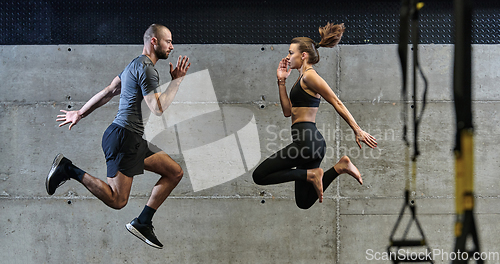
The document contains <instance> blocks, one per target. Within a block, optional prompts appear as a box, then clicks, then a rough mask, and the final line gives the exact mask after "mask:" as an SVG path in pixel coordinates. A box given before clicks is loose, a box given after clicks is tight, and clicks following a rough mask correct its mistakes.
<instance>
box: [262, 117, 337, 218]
mask: <svg viewBox="0 0 500 264" xmlns="http://www.w3.org/2000/svg"><path fill="white" fill-rule="evenodd" d="M292 139H293V142H292V143H291V144H290V145H288V146H286V147H285V148H283V149H281V150H280V151H278V152H276V153H274V154H273V155H271V156H270V157H269V158H267V159H266V160H264V161H263V162H262V163H261V164H260V165H259V166H258V167H257V168H256V169H255V171H254V172H253V175H252V177H253V180H254V182H255V183H256V184H259V185H269V184H278V183H284V182H289V181H295V202H296V204H297V206H298V207H299V208H301V209H308V208H310V207H311V206H312V205H313V204H314V203H315V202H316V200H317V199H318V194H317V193H316V190H315V189H314V186H313V185H312V184H311V183H309V182H307V170H308V169H314V168H319V165H320V164H321V161H322V160H323V157H324V156H325V152H326V143H325V139H324V138H323V136H322V135H321V133H320V132H319V131H318V129H317V128H316V124H315V123H312V122H298V123H295V124H293V125H292ZM338 175H339V174H338V173H337V172H336V171H335V169H334V168H333V167H332V168H331V169H329V170H327V171H326V172H325V173H324V175H323V191H324V190H326V188H327V187H328V185H330V183H332V182H333V180H335V178H337V176H338Z"/></svg>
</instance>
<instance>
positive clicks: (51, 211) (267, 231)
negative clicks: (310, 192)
mask: <svg viewBox="0 0 500 264" xmlns="http://www.w3.org/2000/svg"><path fill="white" fill-rule="evenodd" d="M69 202H71V204H69ZM145 202H146V200H145V199H141V198H134V199H131V201H130V203H129V205H128V206H127V207H126V208H124V209H123V210H120V211H115V210H113V209H110V208H107V207H106V206H104V205H103V204H101V202H100V201H97V200H95V199H84V200H80V199H69V198H68V199H15V200H10V199H0V208H1V209H2V212H3V213H2V215H3V217H2V218H1V219H0V223H1V225H2V226H3V228H2V231H1V232H0V243H1V244H2V245H3V246H2V247H3V250H2V251H0V258H2V259H4V260H9V261H8V262H6V263H10V264H17V263H166V262H167V263H221V262H223V263H256V264H257V263H332V262H334V259H335V252H336V247H335V245H336V236H335V229H334V226H335V225H334V224H333V223H334V222H335V210H331V208H335V202H333V201H325V204H324V206H322V207H314V208H312V209H310V210H308V211H305V210H301V209H298V208H296V206H295V204H294V202H293V201H291V200H281V199H270V200H266V202H265V203H262V202H261V200H260V199H210V198H208V199H207V198H205V199H203V198H200V199H189V198H188V199H169V200H168V201H167V202H166V203H165V204H164V205H163V206H162V207H161V208H160V209H159V210H158V212H157V213H156V215H155V219H154V225H155V233H156V235H157V236H158V238H159V240H160V241H162V242H163V244H164V245H165V246H164V249H162V250H157V249H154V248H152V247H149V246H146V245H145V244H144V243H143V242H141V241H140V240H138V239H137V238H135V237H134V236H132V235H131V234H129V233H128V231H127V230H126V229H125V224H126V223H127V222H129V221H130V220H132V219H131V218H132V217H133V216H134V215H136V214H137V213H138V212H140V210H142V207H143V206H144V203H145ZM311 248H314V249H315V250H310V249H311Z"/></svg>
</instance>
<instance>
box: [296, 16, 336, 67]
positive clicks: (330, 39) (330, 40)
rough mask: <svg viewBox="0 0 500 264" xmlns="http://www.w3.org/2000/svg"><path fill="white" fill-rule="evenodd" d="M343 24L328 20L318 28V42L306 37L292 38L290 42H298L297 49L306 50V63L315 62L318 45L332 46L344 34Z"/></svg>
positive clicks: (316, 61) (317, 58)
mask: <svg viewBox="0 0 500 264" xmlns="http://www.w3.org/2000/svg"><path fill="white" fill-rule="evenodd" d="M344 31H345V26H344V23H341V24H333V23H330V22H328V24H326V26H324V27H320V28H319V34H320V35H321V41H320V42H319V43H316V42H314V41H313V40H312V39H310V38H308V37H297V38H294V39H292V43H297V44H299V46H298V49H299V51H300V52H301V53H302V52H306V53H307V54H309V59H308V61H307V62H308V63H311V64H316V63H318V62H319V53H318V48H319V47H326V48H333V47H335V46H336V45H337V44H338V43H339V42H340V39H341V38H342V35H343V34H344Z"/></svg>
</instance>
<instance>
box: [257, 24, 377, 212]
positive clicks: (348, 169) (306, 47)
mask: <svg viewBox="0 0 500 264" xmlns="http://www.w3.org/2000/svg"><path fill="white" fill-rule="evenodd" d="M344 30H345V27H344V24H338V25H334V24H331V23H328V24H327V25H326V26H324V27H320V28H319V32H320V35H321V41H320V42H319V43H316V42H314V41H313V40H312V39H310V38H307V37H298V38H294V39H292V43H291V44H290V49H289V51H288V56H287V57H286V58H284V59H282V60H281V62H280V63H279V66H278V70H277V74H276V75H277V78H278V88H279V96H280V102H281V108H282V110H283V114H284V115H285V117H289V116H292V129H291V134H292V140H293V142H292V143H291V144H290V145H288V146H286V147H285V148H283V149H281V150H280V151H278V152H277V153H275V154H273V155H271V156H270V157H269V158H267V159H266V160H265V161H263V162H262V163H261V164H260V165H259V166H258V167H257V168H256V169H255V171H254V172H253V175H252V176H253V180H254V181H255V183H256V184H259V185H269V184H278V183H284V182H289V181H295V201H296V203H297V206H298V207H299V208H302V209H308V208H310V207H311V206H312V205H313V204H314V203H315V202H316V200H317V199H318V198H319V202H320V203H321V202H322V201H323V191H324V190H326V188H327V187H328V185H330V183H332V182H333V180H334V179H335V178H337V176H339V175H340V174H343V173H348V174H350V175H351V176H353V177H354V178H355V179H356V180H357V181H358V182H359V183H360V184H363V180H362V179H361V174H360V173H359V171H358V169H357V168H356V166H354V164H352V162H351V161H350V159H349V158H348V157H347V156H343V157H342V158H341V159H340V160H339V161H338V163H337V164H335V166H333V167H332V168H331V169H329V170H327V171H326V172H323V169H321V168H320V167H319V166H320V164H321V161H322V160H323V157H324V155H325V151H326V144H325V139H324V138H323V136H322V135H321V133H320V132H319V131H318V129H317V128H316V123H315V121H316V113H317V112H318V107H319V103H320V98H321V97H323V98H324V99H325V100H326V101H327V102H328V103H330V104H331V105H332V106H333V107H334V108H335V110H336V111H337V113H339V115H340V116H341V117H342V118H343V119H344V120H345V121H346V122H347V124H349V126H350V127H351V128H352V130H353V131H354V134H355V135H356V142H357V143H358V146H359V147H360V148H361V143H360V142H364V143H365V144H366V145H367V146H369V147H371V148H375V147H376V146H377V142H376V140H375V138H374V137H373V136H371V135H370V134H368V133H366V132H365V131H363V130H362V129H361V128H360V127H359V126H358V124H357V123H356V121H355V120H354V118H353V117H352V115H351V114H350V113H349V111H348V110H347V108H346V107H345V106H344V104H343V103H342V102H341V101H340V100H339V99H338V97H337V96H336V95H335V93H333V91H332V89H331V88H330V86H328V84H327V83H326V82H325V80H323V78H321V77H320V76H319V75H318V73H317V72H316V71H315V70H314V68H313V67H312V66H313V65H314V64H316V63H318V61H319V53H318V48H319V47H329V48H332V47H334V46H336V45H337V44H338V43H339V41H340V39H341V37H342V34H343V33H344ZM292 69H297V70H298V71H299V74H300V76H299V78H298V79H297V81H296V82H295V84H294V85H293V87H292V90H291V91H290V96H288V94H287V92H286V85H285V81H286V79H287V78H288V76H290V72H291V71H292Z"/></svg>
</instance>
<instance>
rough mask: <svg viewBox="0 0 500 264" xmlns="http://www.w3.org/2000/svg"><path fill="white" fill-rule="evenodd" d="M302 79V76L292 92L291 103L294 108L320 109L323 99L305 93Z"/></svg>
mask: <svg viewBox="0 0 500 264" xmlns="http://www.w3.org/2000/svg"><path fill="white" fill-rule="evenodd" d="M301 79H302V76H300V78H299V80H298V81H297V83H295V85H294V86H293V87H292V90H291V91H290V102H291V103H292V107H319V102H320V101H321V99H320V98H317V97H314V96H312V95H310V94H308V93H307V92H306V91H304V89H302V87H301V86H300V80H301Z"/></svg>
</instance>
